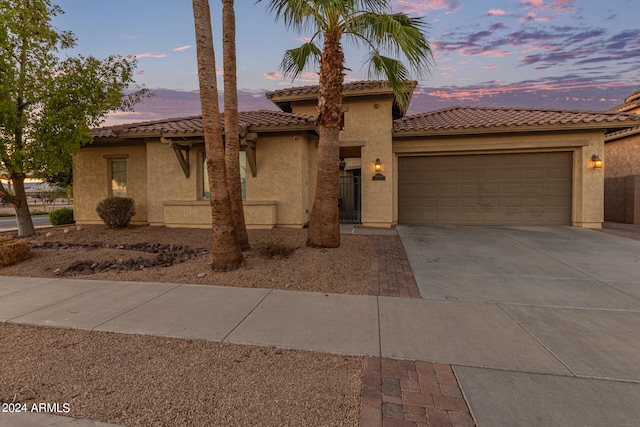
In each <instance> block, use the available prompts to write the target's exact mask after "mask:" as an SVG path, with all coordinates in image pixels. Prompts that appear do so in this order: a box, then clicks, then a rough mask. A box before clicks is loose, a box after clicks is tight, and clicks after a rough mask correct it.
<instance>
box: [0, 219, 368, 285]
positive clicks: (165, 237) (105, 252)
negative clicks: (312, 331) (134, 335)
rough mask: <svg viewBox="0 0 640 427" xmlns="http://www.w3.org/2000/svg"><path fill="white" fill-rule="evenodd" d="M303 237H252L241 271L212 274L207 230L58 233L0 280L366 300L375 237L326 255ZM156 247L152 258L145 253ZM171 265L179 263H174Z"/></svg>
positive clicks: (43, 235)
mask: <svg viewBox="0 0 640 427" xmlns="http://www.w3.org/2000/svg"><path fill="white" fill-rule="evenodd" d="M65 230H66V232H65ZM306 235H307V230H301V229H274V230H249V239H250V243H251V245H252V249H251V250H249V251H246V252H245V261H244V264H243V265H242V266H241V267H240V268H239V269H238V270H235V271H231V272H226V273H215V272H213V271H212V270H211V268H210V266H209V264H210V262H211V260H210V258H209V254H208V251H209V250H210V248H211V244H212V243H211V232H210V231H209V230H202V229H175V228H165V227H129V228H125V229H113V230H111V229H108V228H106V227H105V226H102V225H99V226H83V227H80V230H78V229H77V228H76V227H74V226H69V227H55V228H52V229H45V230H41V231H39V232H38V234H37V235H36V236H33V237H31V238H29V239H28V240H29V242H30V243H31V244H32V245H33V255H34V256H33V258H31V259H29V260H26V261H24V262H22V263H20V264H17V265H13V266H9V267H6V268H3V269H0V274H2V275H4V276H29V277H64V276H78V277H79V278H82V279H95V280H129V281H138V282H168V283H192V284H202V285H219V286H239V287H247V288H266V289H283V290H298V291H315V292H326V293H340V294H355V295H367V294H368V293H369V273H370V270H371V249H370V248H371V241H370V236H361V235H343V236H342V242H341V245H340V247H339V248H337V249H331V250H329V249H312V248H308V247H306V246H305V241H306ZM154 245H155V250H156V252H155V253H154V252H153V251H148V250H147V249H148V248H149V247H154ZM159 248H163V249H159ZM169 248H172V249H169ZM163 252H164V253H163ZM189 252H190V253H189ZM170 257H174V259H173V260H172V262H170V263H169V262H167V260H168V258H170ZM152 263H153V264H154V265H151V264H152ZM94 264H96V265H95V267H93V268H92V267H91V266H93V265H94ZM80 265H82V267H81V271H77V270H78V267H79V266H80ZM72 266H74V267H72ZM105 266H106V267H105ZM112 266H113V267H112ZM70 267H71V268H70ZM140 267H142V268H140Z"/></svg>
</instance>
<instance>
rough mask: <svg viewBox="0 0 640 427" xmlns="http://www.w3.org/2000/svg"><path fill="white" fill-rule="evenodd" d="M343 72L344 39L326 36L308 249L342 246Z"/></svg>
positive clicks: (337, 36) (321, 75) (321, 62)
mask: <svg viewBox="0 0 640 427" xmlns="http://www.w3.org/2000/svg"><path fill="white" fill-rule="evenodd" d="M343 70H344V54H343V52H342V46H341V45H340V35H339V34H332V33H328V32H325V34H324V47H323V50H322V57H321V59H320V88H319V93H318V133H319V141H318V175H317V181H316V192H315V197H314V200H313V208H312V210H311V217H310V218H309V232H308V234H307V245H308V246H314V247H323V248H337V247H338V246H340V217H339V212H338V186H339V178H338V176H339V174H340V146H339V140H338V138H339V134H340V126H341V122H342V90H343V89H342V85H343V83H344V73H343Z"/></svg>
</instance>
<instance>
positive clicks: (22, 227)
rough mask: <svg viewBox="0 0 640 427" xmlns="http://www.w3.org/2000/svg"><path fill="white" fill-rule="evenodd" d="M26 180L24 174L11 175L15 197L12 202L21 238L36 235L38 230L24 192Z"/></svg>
mask: <svg viewBox="0 0 640 427" xmlns="http://www.w3.org/2000/svg"><path fill="white" fill-rule="evenodd" d="M24 178H25V177H24V175H22V174H12V175H11V180H12V181H13V189H14V191H15V196H14V197H12V198H11V199H10V202H11V203H12V204H13V207H14V208H15V210H16V222H17V225H18V236H20V237H25V236H33V235H34V234H36V229H35V227H34V226H33V220H32V219H31V212H30V211H29V205H28V204H27V193H26V191H25V190H24Z"/></svg>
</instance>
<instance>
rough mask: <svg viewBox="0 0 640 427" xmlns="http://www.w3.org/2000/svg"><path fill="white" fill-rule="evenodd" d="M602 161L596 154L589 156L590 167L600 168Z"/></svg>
mask: <svg viewBox="0 0 640 427" xmlns="http://www.w3.org/2000/svg"><path fill="white" fill-rule="evenodd" d="M602 164H603V161H602V159H601V158H600V156H598V155H597V154H594V155H593V156H591V167H592V168H594V169H600V168H601V167H602Z"/></svg>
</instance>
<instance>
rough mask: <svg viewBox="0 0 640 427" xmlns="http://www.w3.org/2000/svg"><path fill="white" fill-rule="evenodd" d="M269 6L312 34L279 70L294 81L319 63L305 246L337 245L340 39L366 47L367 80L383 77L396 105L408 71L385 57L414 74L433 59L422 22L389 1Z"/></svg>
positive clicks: (282, 1) (287, 0)
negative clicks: (312, 181)
mask: <svg viewBox="0 0 640 427" xmlns="http://www.w3.org/2000/svg"><path fill="white" fill-rule="evenodd" d="M257 1H258V2H261V1H262V0H257ZM268 3H269V5H268V9H269V12H270V13H273V14H275V16H276V19H282V20H283V21H284V23H285V25H286V26H288V27H290V28H293V29H294V30H297V31H299V32H302V31H305V30H308V29H311V30H313V31H314V34H313V36H312V37H311V39H310V40H309V41H307V42H305V43H304V44H302V46H300V47H298V48H295V49H291V50H288V51H286V52H285V55H284V58H283V60H282V64H281V68H282V70H283V72H284V74H285V75H286V76H290V77H293V78H294V79H295V77H297V76H298V75H299V74H300V73H301V72H302V71H303V70H304V68H305V67H306V66H307V65H317V64H318V63H319V64H320V85H319V91H318V119H317V126H318V134H319V142H318V175H317V184H316V192H315V198H314V201H313V208H312V210H311V217H310V219H309V232H308V235H307V245H309V246H315V247H337V246H339V245H340V223H339V217H338V174H339V161H340V158H339V153H340V149H339V146H338V135H339V132H340V127H341V116H342V98H343V93H342V85H343V83H344V71H345V58H344V53H343V51H342V39H343V37H344V38H346V39H347V40H348V41H351V42H354V43H355V44H356V45H360V46H364V47H366V48H367V50H368V56H367V57H366V63H367V64H368V65H369V75H370V78H379V77H384V78H386V79H387V80H388V81H389V84H390V86H391V88H393V91H394V93H395V95H396V99H397V101H398V102H399V103H400V104H404V105H406V103H408V102H409V94H408V93H407V92H406V90H405V89H406V85H405V82H406V81H407V80H409V70H408V68H407V67H406V66H405V65H404V64H403V63H402V62H401V60H399V59H395V58H391V57H389V56H386V54H391V55H393V56H396V57H397V56H400V57H403V58H404V60H405V61H406V62H407V64H408V66H409V68H411V69H413V70H414V71H416V72H417V74H418V75H422V74H424V73H426V72H427V71H428V70H429V68H430V65H431V59H432V54H431V48H430V46H429V42H428V41H427V38H426V36H425V35H424V33H423V29H425V28H426V24H425V23H424V22H423V21H422V20H421V19H420V18H411V17H409V16H407V15H406V14H404V13H391V5H390V1H389V0H342V1H335V0H268ZM320 42H322V44H323V46H322V49H320V47H319V43H320Z"/></svg>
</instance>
